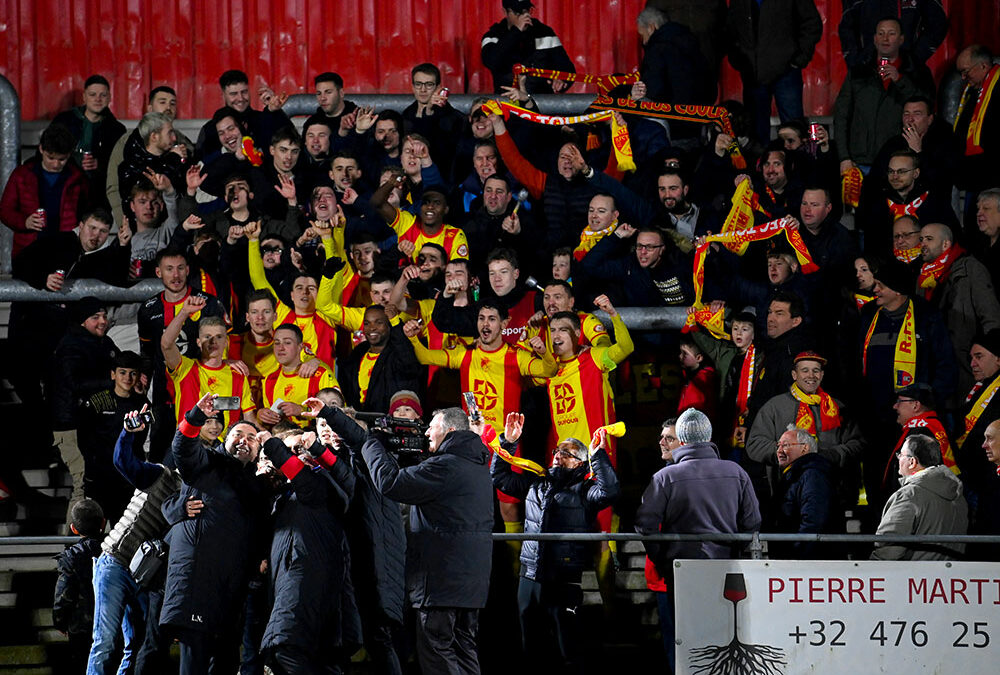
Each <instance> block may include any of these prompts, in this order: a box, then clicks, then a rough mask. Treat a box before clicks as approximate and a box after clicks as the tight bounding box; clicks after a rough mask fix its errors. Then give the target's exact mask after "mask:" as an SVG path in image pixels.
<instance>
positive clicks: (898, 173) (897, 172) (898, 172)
mask: <svg viewBox="0 0 1000 675" xmlns="http://www.w3.org/2000/svg"><path fill="white" fill-rule="evenodd" d="M915 170H916V169H886V171H885V172H886V174H888V175H890V176H905V175H906V174H908V173H910V172H911V171H915Z"/></svg>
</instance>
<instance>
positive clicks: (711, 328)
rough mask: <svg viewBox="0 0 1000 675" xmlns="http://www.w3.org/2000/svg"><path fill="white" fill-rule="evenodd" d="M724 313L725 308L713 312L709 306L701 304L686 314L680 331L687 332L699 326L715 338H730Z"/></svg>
mask: <svg viewBox="0 0 1000 675" xmlns="http://www.w3.org/2000/svg"><path fill="white" fill-rule="evenodd" d="M725 315H726V310H725V308H723V309H720V310H718V311H715V312H713V311H712V310H711V309H710V308H708V307H705V306H702V307H700V308H699V309H696V310H695V311H693V312H691V313H690V314H688V316H687V319H685V321H684V325H683V326H681V332H682V333H689V332H691V331H693V330H697V329H698V327H699V326H701V327H703V328H705V330H707V331H708V332H709V333H711V334H712V337H714V338H715V339H716V340H730V339H732V338H730V336H729V333H727V332H726V320H725Z"/></svg>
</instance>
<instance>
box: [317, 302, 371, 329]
mask: <svg viewBox="0 0 1000 675" xmlns="http://www.w3.org/2000/svg"><path fill="white" fill-rule="evenodd" d="M316 313H317V314H319V315H320V316H321V317H323V318H324V319H325V320H326V322H327V323H330V324H333V325H336V326H343V327H344V328H347V329H348V330H351V331H355V330H360V329H361V325H362V324H363V323H364V320H365V308H364V307H344V306H343V305H338V304H337V303H335V302H333V301H329V302H327V303H325V304H324V305H323V306H322V307H319V306H317V307H316Z"/></svg>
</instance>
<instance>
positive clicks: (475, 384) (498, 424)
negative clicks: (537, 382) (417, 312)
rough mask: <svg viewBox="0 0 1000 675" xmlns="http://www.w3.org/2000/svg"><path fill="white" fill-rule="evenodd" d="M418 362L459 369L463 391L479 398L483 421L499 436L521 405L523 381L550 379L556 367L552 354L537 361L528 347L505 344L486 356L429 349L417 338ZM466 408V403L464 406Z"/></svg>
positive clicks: (476, 351)
mask: <svg viewBox="0 0 1000 675" xmlns="http://www.w3.org/2000/svg"><path fill="white" fill-rule="evenodd" d="M410 342H412V343H413V350H414V352H416V355H417V360H418V361H420V363H424V364H427V365H432V366H443V367H445V368H453V369H458V370H459V371H460V373H461V376H462V391H471V392H473V393H475V395H476V405H478V406H479V410H480V411H481V412H482V414H483V419H485V420H486V421H487V422H489V423H490V426H492V427H493V428H494V429H496V432H497V433H498V434H499V433H501V432H502V431H503V426H504V420H505V418H506V416H507V413H509V412H516V411H517V410H519V409H520V405H521V390H522V388H523V386H524V383H523V380H522V378H523V377H551V376H552V375H554V374H555V373H556V363H555V360H554V359H553V357H552V354H551V353H549V352H546V353H545V356H544V357H538V356H537V355H535V353H534V352H532V351H531V350H529V349H526V348H525V347H520V346H517V347H514V346H511V345H509V344H507V343H504V344H503V346H502V347H500V349H497V350H496V351H492V352H487V351H484V350H483V349H480V348H479V347H475V348H468V347H456V348H455V349H435V350H431V349H427V348H426V347H424V346H423V345H422V344H420V342H419V341H418V340H417V339H416V338H410ZM463 405H464V403H463Z"/></svg>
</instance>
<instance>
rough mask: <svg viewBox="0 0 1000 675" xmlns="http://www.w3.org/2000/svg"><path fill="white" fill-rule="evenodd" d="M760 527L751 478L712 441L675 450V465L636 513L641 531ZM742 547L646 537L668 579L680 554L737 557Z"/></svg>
mask: <svg viewBox="0 0 1000 675" xmlns="http://www.w3.org/2000/svg"><path fill="white" fill-rule="evenodd" d="M759 528H760V508H759V506H758V504H757V497H756V495H754V491H753V487H752V486H751V484H750V477H749V476H747V474H746V472H745V471H744V470H743V469H742V468H741V467H740V465H739V464H737V463H735V462H730V461H728V460H723V459H719V450H718V448H716V447H715V444H713V443H691V444H688V445H684V446H681V447H680V448H678V449H677V450H675V451H674V464H670V465H668V466H666V467H664V468H662V469H660V470H659V471H657V472H656V474H655V475H654V476H653V480H652V481H651V482H650V484H649V487H647V488H646V491H645V492H644V493H643V495H642V504H641V505H640V506H639V510H638V511H637V512H636V514H635V529H636V531H637V532H639V533H640V534H657V533H661V532H662V533H671V532H676V533H682V534H700V533H712V532H722V533H736V532H752V531H754V530H757V529H759ZM740 548H742V546H739V545H737V546H734V545H732V544H727V543H724V542H709V541H705V542H697V541H693V542H676V543H671V542H663V543H660V542H646V554H647V555H648V556H649V559H650V560H652V561H653V564H654V565H656V569H657V571H658V572H659V573H660V574H661V575H664V578H667V579H669V578H670V577H669V576H666V575H667V574H670V563H671V561H673V560H674V559H676V558H732V557H734V554H735V552H736V551H738V550H739V549H740Z"/></svg>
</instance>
